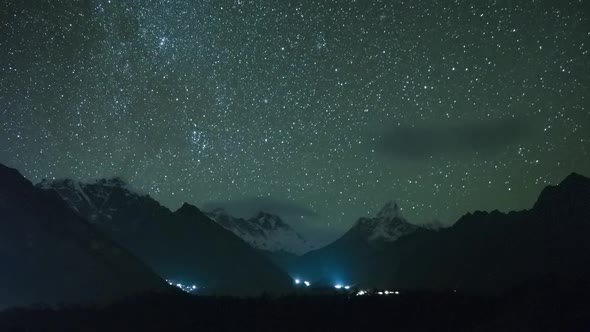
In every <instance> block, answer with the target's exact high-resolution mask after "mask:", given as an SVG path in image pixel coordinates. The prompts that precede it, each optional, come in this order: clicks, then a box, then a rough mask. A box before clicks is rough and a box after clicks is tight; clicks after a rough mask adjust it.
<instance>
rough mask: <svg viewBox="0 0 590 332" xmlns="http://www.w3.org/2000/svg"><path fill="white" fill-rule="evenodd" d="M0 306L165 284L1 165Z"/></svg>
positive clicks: (82, 298) (98, 296)
mask: <svg viewBox="0 0 590 332" xmlns="http://www.w3.org/2000/svg"><path fill="white" fill-rule="evenodd" d="M0 265H1V266H3V267H4V269H3V271H2V273H0V285H1V286H0V287H1V288H0V308H5V307H9V306H21V305H29V304H32V303H46V304H57V303H62V302H63V303H80V302H88V301H98V302H102V301H108V300H113V299H117V298H119V297H122V296H126V295H131V294H135V293H139V292H145V291H168V289H169V288H168V286H167V284H166V283H165V282H164V281H163V280H162V279H161V278H159V277H158V276H157V275H156V274H154V272H153V271H152V270H150V269H149V268H148V267H147V266H146V265H144V264H143V263H142V262H140V261H139V260H138V259H137V258H136V257H135V256H133V255H131V254H129V253H128V252H127V251H126V250H125V249H123V248H122V247H120V246H118V245H116V244H115V243H113V242H112V241H111V240H109V239H107V238H106V237H105V236H103V235H102V233H100V232H99V231H97V230H95V228H94V227H92V226H91V225H89V224H88V223H87V222H86V221H85V220H84V219H82V218H81V217H80V216H78V215H77V214H76V213H74V212H73V211H72V210H71V209H69V208H68V206H67V205H66V203H65V202H64V201H63V200H62V199H61V198H60V197H59V196H58V195H56V194H55V193H53V192H48V191H44V190H40V189H37V188H35V187H34V186H33V185H32V184H31V183H30V182H29V181H28V180H27V179H25V178H24V177H23V176H21V175H20V174H19V173H18V171H16V170H14V169H11V168H8V167H6V166H4V165H1V164H0Z"/></svg>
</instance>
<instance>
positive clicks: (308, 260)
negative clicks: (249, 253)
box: [283, 201, 418, 283]
mask: <svg viewBox="0 0 590 332" xmlns="http://www.w3.org/2000/svg"><path fill="white" fill-rule="evenodd" d="M417 229H418V227H417V226H415V225H412V224H410V223H408V222H407V221H406V219H404V218H403V217H402V215H401V213H400V210H399V207H398V205H397V203H395V202H392V201H391V202H388V203H387V204H386V205H385V206H384V207H383V208H382V209H381V210H380V211H379V212H378V213H377V215H376V216H375V217H374V218H360V219H359V220H357V221H356V223H355V224H354V225H353V226H352V227H351V229H349V230H348V231H347V232H346V233H345V234H344V235H342V236H341V237H340V238H339V239H337V240H336V241H334V242H332V243H331V244H329V245H327V246H325V247H323V248H321V249H318V250H314V251H311V252H309V253H307V254H305V255H303V256H302V257H301V258H300V259H298V260H295V261H294V260H290V261H287V262H286V263H285V266H283V268H284V269H286V270H287V271H289V272H290V273H291V274H292V275H297V276H301V277H302V278H306V279H308V280H316V281H317V280H321V281H322V282H326V283H356V282H358V281H359V280H363V278H364V277H363V275H364V273H365V272H364V268H363V266H366V265H367V264H370V262H371V261H372V260H373V259H374V257H375V256H376V253H377V252H379V251H380V250H381V249H382V248H383V247H384V246H386V245H387V244H388V243H391V242H394V241H396V240H397V239H399V238H400V237H403V236H405V235H408V234H411V233H413V232H415V231H416V230H417Z"/></svg>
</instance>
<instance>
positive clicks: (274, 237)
mask: <svg viewBox="0 0 590 332" xmlns="http://www.w3.org/2000/svg"><path fill="white" fill-rule="evenodd" d="M207 215H208V216H209V218H211V219H213V220H215V221H216V222H217V223H218V224H220V225H221V226H223V227H224V228H225V229H227V230H229V231H231V232H232V233H234V234H235V235H237V236H238V237H240V238H241V239H242V240H244V241H246V242H247V243H249V244H250V245H251V246H253V247H255V248H258V249H263V250H268V251H272V252H277V251H286V252H290V253H294V254H303V253H305V252H307V251H309V250H312V249H313V247H312V246H311V245H310V244H309V243H308V242H307V241H306V240H305V239H304V238H303V237H302V236H301V235H300V234H299V233H297V232H296V231H295V230H294V229H293V228H291V226H289V224H287V223H285V222H284V221H283V220H282V219H281V218H280V217H279V216H276V215H273V214H270V213H266V212H262V211H261V212H258V213H257V214H256V215H255V216H253V217H252V218H248V219H244V218H237V217H233V216H231V215H229V214H227V213H226V211H225V210H223V209H220V208H218V209H215V210H213V211H211V212H209V213H208V214H207Z"/></svg>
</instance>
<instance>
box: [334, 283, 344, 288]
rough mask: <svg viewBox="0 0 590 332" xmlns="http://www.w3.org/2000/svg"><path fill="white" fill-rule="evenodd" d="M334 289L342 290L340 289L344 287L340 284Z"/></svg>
mask: <svg viewBox="0 0 590 332" xmlns="http://www.w3.org/2000/svg"><path fill="white" fill-rule="evenodd" d="M334 288H336V289H340V288H342V285H340V284H338V285H334Z"/></svg>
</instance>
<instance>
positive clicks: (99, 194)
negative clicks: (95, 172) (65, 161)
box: [38, 178, 292, 295]
mask: <svg viewBox="0 0 590 332" xmlns="http://www.w3.org/2000/svg"><path fill="white" fill-rule="evenodd" d="M38 186H39V187H42V188H51V189H54V190H55V191H57V192H58V193H59V195H61V196H62V197H63V198H64V199H65V200H66V201H67V202H68V203H69V204H70V206H71V208H72V209H73V210H75V211H78V212H79V213H80V214H81V215H83V216H84V217H85V218H87V219H88V220H89V221H90V222H91V223H93V224H94V225H96V227H98V228H99V229H101V230H102V231H104V232H105V233H107V234H108V235H109V236H111V237H112V238H113V239H114V240H115V241H116V242H118V243H119V244H121V245H122V246H124V247H125V248H128V249H129V250H130V251H131V252H132V253H134V254H135V255H137V256H138V257H140V258H141V259H143V260H144V261H145V262H146V263H147V264H148V265H149V266H151V267H152V268H153V269H154V270H155V271H156V272H157V273H159V274H160V275H161V276H162V277H164V278H166V279H168V280H171V281H172V282H173V283H177V282H179V283H183V284H194V285H196V286H197V293H198V294H222V295H257V294H260V293H262V292H271V293H281V292H286V291H289V290H290V289H291V287H292V280H291V278H290V277H289V276H287V275H286V274H285V273H284V272H283V271H282V270H280V269H279V268H278V267H276V266H275V265H274V264H273V263H272V262H271V261H270V260H269V259H268V258H267V257H265V256H264V255H262V254H261V253H259V252H258V251H257V250H255V249H253V248H251V247H250V246H249V245H248V244H247V243H245V242H244V241H242V240H241V239H240V238H238V237H237V236H235V235H234V234H233V233H231V232H230V231H227V230H226V229H224V228H223V227H221V226H220V225H218V224H217V223H216V222H214V221H213V220H211V219H210V218H208V217H207V216H206V215H205V214H203V213H202V212H201V211H200V210H199V209H198V208H196V207H194V206H192V205H189V204H186V203H185V204H184V205H183V206H182V207H181V208H180V209H178V210H177V211H175V212H172V211H170V210H169V209H167V208H166V207H163V206H161V205H160V204H159V203H158V202H157V201H156V200H154V199H153V198H151V197H150V196H148V195H140V194H137V193H135V192H134V191H132V190H130V189H129V188H128V187H127V185H126V183H125V182H124V181H123V180H121V179H117V178H115V179H109V180H98V181H96V182H94V183H79V182H76V181H72V180H59V181H52V182H48V181H43V182H41V183H40V184H39V185H38Z"/></svg>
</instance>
